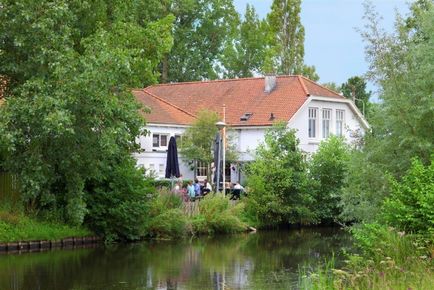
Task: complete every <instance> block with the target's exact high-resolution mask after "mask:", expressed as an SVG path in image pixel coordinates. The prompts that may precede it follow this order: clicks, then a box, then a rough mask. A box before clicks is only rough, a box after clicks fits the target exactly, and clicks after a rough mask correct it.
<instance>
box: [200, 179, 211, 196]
mask: <svg viewBox="0 0 434 290" xmlns="http://www.w3.org/2000/svg"><path fill="white" fill-rule="evenodd" d="M211 191H212V186H211V184H210V183H209V182H208V180H206V179H205V181H204V182H203V188H202V194H203V195H204V196H205V195H207V194H208V193H210V192H211Z"/></svg>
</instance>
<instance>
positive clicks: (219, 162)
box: [213, 133, 223, 191]
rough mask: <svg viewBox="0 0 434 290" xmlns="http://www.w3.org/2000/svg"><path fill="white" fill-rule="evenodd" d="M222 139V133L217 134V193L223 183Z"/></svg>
mask: <svg viewBox="0 0 434 290" xmlns="http://www.w3.org/2000/svg"><path fill="white" fill-rule="evenodd" d="M221 147H222V138H221V136H220V133H217V134H216V136H215V141H214V148H213V149H214V166H215V173H214V183H215V184H216V191H219V190H220V182H222V181H223V175H222V168H223V166H222V162H223V159H222V150H221V149H222V148H221Z"/></svg>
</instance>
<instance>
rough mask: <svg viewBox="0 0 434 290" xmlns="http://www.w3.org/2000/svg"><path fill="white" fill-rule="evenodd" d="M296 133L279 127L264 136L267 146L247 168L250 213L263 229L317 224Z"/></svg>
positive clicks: (305, 168) (265, 145)
mask: <svg viewBox="0 0 434 290" xmlns="http://www.w3.org/2000/svg"><path fill="white" fill-rule="evenodd" d="M298 145H299V141H298V139H297V138H296V137H295V131H294V130H288V129H287V128H286V124H277V125H275V126H274V127H273V128H272V129H270V130H269V131H267V133H266V134H265V144H261V145H260V146H259V147H258V148H257V151H256V158H255V161H253V162H252V163H251V164H250V165H249V166H248V167H247V186H248V187H249V189H250V191H249V198H248V199H247V211H248V212H249V214H248V215H249V216H254V217H255V219H256V221H257V223H258V224H259V225H261V226H276V225H279V224H288V223H290V224H295V223H302V224H309V223H312V222H315V220H316V219H315V216H314V213H313V212H312V210H311V209H310V207H311V205H312V203H313V199H312V195H311V193H310V192H309V191H308V178H307V164H306V162H305V160H304V156H303V154H302V152H301V150H300V149H299V146H298Z"/></svg>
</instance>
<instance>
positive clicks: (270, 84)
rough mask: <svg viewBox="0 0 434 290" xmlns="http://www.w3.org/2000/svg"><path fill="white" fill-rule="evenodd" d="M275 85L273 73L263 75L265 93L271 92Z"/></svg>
mask: <svg viewBox="0 0 434 290" xmlns="http://www.w3.org/2000/svg"><path fill="white" fill-rule="evenodd" d="M275 87H276V76H275V75H266V76H265V90H264V92H265V93H267V94H268V93H271V91H273V90H274V88H275Z"/></svg>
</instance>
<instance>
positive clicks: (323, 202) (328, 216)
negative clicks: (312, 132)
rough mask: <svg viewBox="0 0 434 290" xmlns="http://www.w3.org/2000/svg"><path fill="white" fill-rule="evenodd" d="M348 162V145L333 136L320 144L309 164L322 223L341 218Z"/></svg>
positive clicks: (318, 213)
mask: <svg viewBox="0 0 434 290" xmlns="http://www.w3.org/2000/svg"><path fill="white" fill-rule="evenodd" d="M348 160H349V148H348V145H347V144H346V143H345V141H344V140H343V139H342V138H340V137H336V136H331V137H330V138H328V139H327V140H325V141H322V142H321V143H320V145H319V148H318V151H317V152H316V153H314V154H313V156H312V159H311V160H310V162H309V176H310V178H311V183H312V187H313V191H314V193H315V194H314V199H315V205H314V209H315V211H316V213H317V216H318V218H319V219H321V220H322V221H332V220H333V219H336V218H337V217H338V216H339V213H340V209H339V203H340V196H341V191H342V188H343V186H344V185H345V179H346V175H347V171H348V168H347V164H348Z"/></svg>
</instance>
